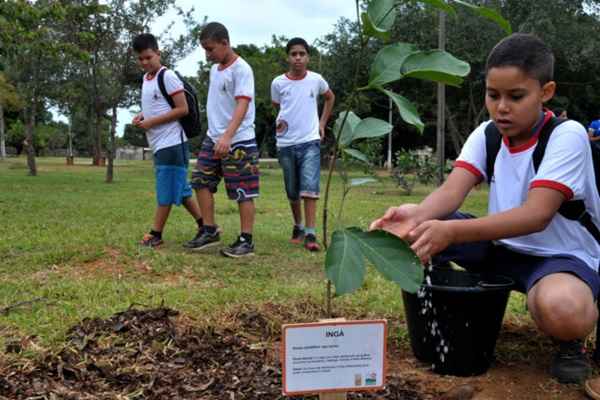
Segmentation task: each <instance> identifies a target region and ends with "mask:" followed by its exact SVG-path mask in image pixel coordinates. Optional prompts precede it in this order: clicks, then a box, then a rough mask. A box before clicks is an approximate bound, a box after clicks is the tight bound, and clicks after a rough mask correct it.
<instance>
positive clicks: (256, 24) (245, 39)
mask: <svg viewBox="0 0 600 400" xmlns="http://www.w3.org/2000/svg"><path fill="white" fill-rule="evenodd" d="M177 5H178V6H180V7H182V8H183V9H185V10H189V9H190V8H192V7H194V10H195V12H194V14H195V15H196V17H197V20H198V21H202V20H203V18H204V16H207V17H208V21H209V22H210V21H218V22H221V23H222V24H224V25H225V26H226V27H227V29H228V30H229V36H230V38H231V43H232V45H234V46H236V45H239V44H255V45H257V46H262V45H265V44H270V43H271V37H272V35H277V36H280V35H284V36H286V37H289V38H291V37H295V36H301V37H303V38H304V39H306V41H307V42H308V43H309V44H310V43H313V42H314V41H315V40H316V39H318V38H322V37H323V36H325V35H326V34H328V33H330V32H332V31H333V27H334V25H335V23H336V22H337V21H338V20H339V18H340V17H347V18H355V13H356V10H355V3H354V1H353V0H221V1H214V0H210V1H207V0H204V1H197V0H196V1H193V0H178V1H177ZM174 18H176V15H175V13H170V14H167V15H165V16H163V17H161V18H160V19H157V21H156V22H155V23H154V25H153V27H152V33H153V34H156V35H161V34H162V33H163V31H164V30H165V28H166V27H167V26H168V25H169V22H171V21H172V20H173V19H174ZM172 33H173V34H174V35H177V34H180V33H182V32H180V31H179V30H178V28H177V24H175V26H174V27H173V29H172ZM201 60H202V61H204V60H205V58H204V52H203V51H202V48H200V47H198V48H197V49H196V50H194V51H193V52H192V53H191V54H190V55H188V56H187V57H186V58H185V59H183V60H181V61H180V62H179V63H177V65H175V69H176V70H178V71H179V72H180V73H181V74H182V75H184V76H192V75H195V74H196V72H197V70H198V61H201ZM201 101H205V99H202V100H201ZM131 118H132V113H131V111H128V110H125V109H122V110H119V114H118V122H119V123H118V127H117V135H118V136H122V134H123V129H124V126H125V124H127V123H129V122H130V121H131Z"/></svg>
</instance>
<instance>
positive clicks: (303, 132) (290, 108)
mask: <svg viewBox="0 0 600 400" xmlns="http://www.w3.org/2000/svg"><path fill="white" fill-rule="evenodd" d="M327 91H329V85H328V84H327V82H326V81H325V79H323V77H322V76H321V75H319V74H317V73H316V72H312V71H307V72H306V75H304V77H302V78H294V77H292V76H290V75H288V74H283V75H279V76H278V77H277V78H275V79H273V82H272V83H271V99H272V101H273V103H276V104H278V105H279V106H280V107H279V114H278V115H277V122H278V123H279V122H280V121H285V125H286V129H284V131H283V132H277V133H276V139H277V147H287V146H293V145H296V144H301V143H306V142H311V141H313V140H319V139H320V138H321V135H320V133H319V112H318V107H317V101H318V97H319V96H320V95H322V94H324V93H326V92H327Z"/></svg>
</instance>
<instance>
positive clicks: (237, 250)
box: [221, 236, 254, 258]
mask: <svg viewBox="0 0 600 400" xmlns="http://www.w3.org/2000/svg"><path fill="white" fill-rule="evenodd" d="M221 254H223V255H224V256H227V257H233V258H239V257H245V256H253V255H254V244H253V243H251V242H248V241H247V240H246V239H244V238H243V237H241V236H239V237H238V238H237V240H236V241H235V242H234V243H233V244H232V245H231V246H229V247H225V248H224V249H223V250H221Z"/></svg>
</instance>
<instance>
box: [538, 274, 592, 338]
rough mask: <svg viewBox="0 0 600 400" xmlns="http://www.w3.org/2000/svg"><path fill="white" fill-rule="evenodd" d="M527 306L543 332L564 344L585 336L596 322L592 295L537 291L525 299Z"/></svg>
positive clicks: (557, 290)
mask: <svg viewBox="0 0 600 400" xmlns="http://www.w3.org/2000/svg"><path fill="white" fill-rule="evenodd" d="M539 289H541V290H539ZM528 305H529V309H530V312H531V314H532V317H533V319H534V320H535V321H536V323H537V325H538V327H539V328H540V329H541V330H542V331H544V332H545V333H546V334H549V335H551V336H554V337H557V338H559V339H564V340H570V339H575V338H581V337H583V336H586V335H587V334H588V333H589V332H590V331H591V330H592V329H593V327H594V325H595V323H596V320H597V318H598V312H597V309H596V306H595V304H594V302H593V298H592V297H591V295H589V296H587V295H586V294H582V293H581V292H580V293H574V292H573V291H572V290H569V289H566V290H564V288H560V287H558V288H552V287H549V286H546V287H544V288H538V290H536V291H534V292H533V293H531V297H529V298H528Z"/></svg>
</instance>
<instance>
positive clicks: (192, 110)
mask: <svg viewBox="0 0 600 400" xmlns="http://www.w3.org/2000/svg"><path fill="white" fill-rule="evenodd" d="M166 70H167V69H166V68H163V69H162V70H161V71H160V72H159V73H158V87H159V89H160V92H161V93H162V95H163V97H164V98H165V100H167V102H168V103H169V105H170V106H171V108H175V102H173V99H172V98H171V96H169V94H168V93H167V89H166V88H165V77H164V75H165V71H166ZM174 72H175V74H176V75H177V77H178V78H179V79H180V80H181V82H182V83H183V91H184V93H185V100H186V101H187V105H188V114H187V115H186V116H184V117H182V118H180V119H179V123H180V124H181V126H182V128H183V130H184V132H185V136H187V137H188V138H193V137H195V136H198V135H199V134H200V132H201V131H202V125H201V124H200V110H199V108H198V94H197V93H196V89H195V88H194V87H193V86H192V85H190V84H189V83H188V82H187V81H186V80H185V79H183V77H182V76H181V75H180V74H179V72H177V71H174Z"/></svg>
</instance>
